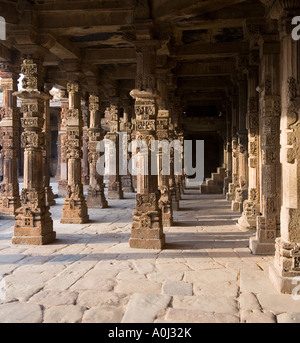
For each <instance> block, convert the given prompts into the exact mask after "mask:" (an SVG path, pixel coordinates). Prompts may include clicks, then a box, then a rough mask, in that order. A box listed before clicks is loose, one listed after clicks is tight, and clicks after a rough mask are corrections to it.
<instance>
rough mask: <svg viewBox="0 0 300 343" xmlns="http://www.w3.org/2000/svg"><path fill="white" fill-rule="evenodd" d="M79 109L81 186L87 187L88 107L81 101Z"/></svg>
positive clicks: (88, 181) (88, 179)
mask: <svg viewBox="0 0 300 343" xmlns="http://www.w3.org/2000/svg"><path fill="white" fill-rule="evenodd" d="M81 109H82V120H83V132H82V160H81V163H82V184H83V185H89V184H90V176H89V157H88V154H89V152H88V144H89V135H88V128H89V123H88V122H89V107H88V104H87V103H86V101H85V100H82V101H81Z"/></svg>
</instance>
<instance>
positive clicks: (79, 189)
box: [60, 82, 89, 224]
mask: <svg viewBox="0 0 300 343" xmlns="http://www.w3.org/2000/svg"><path fill="white" fill-rule="evenodd" d="M67 90H68V93H69V109H68V110H67V113H66V127H67V135H66V137H67V138H66V143H65V145H66V158H67V165H68V185H67V187H66V198H65V201H64V205H63V211H62V218H61V220H60V222H61V223H69V224H82V223H86V222H88V220H89V216H88V213H87V205H86V200H85V198H84V195H83V186H82V180H81V175H82V172H81V159H82V127H83V120H82V112H81V103H80V87H79V83H77V82H69V83H68V88H67Z"/></svg>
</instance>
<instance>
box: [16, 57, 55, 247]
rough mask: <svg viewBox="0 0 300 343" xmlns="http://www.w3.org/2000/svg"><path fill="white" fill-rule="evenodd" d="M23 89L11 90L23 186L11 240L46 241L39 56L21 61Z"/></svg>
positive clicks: (49, 233)
mask: <svg viewBox="0 0 300 343" xmlns="http://www.w3.org/2000/svg"><path fill="white" fill-rule="evenodd" d="M21 73H22V74H23V75H24V79H23V89H24V90H23V91H21V92H17V93H15V94H16V95H17V96H18V97H19V98H20V99H21V100H22V105H21V112H22V113H23V118H22V120H21V122H22V126H23V129H24V132H23V134H22V137H21V140H22V146H23V147H24V189H23V190H22V193H21V197H20V199H21V207H20V208H18V209H17V210H16V221H15V228H14V237H13V238H12V242H13V243H14V244H34V245H38V244H47V243H50V242H52V241H53V240H54V239H55V236H56V234H55V232H54V231H53V222H52V219H51V216H50V212H49V207H48V206H46V203H45V189H44V185H43V150H44V143H45V140H44V134H43V132H42V129H43V124H44V119H43V114H44V104H45V100H47V99H49V96H48V95H46V94H45V93H43V90H44V84H43V78H42V77H43V67H42V62H41V60H39V59H33V58H31V57H26V58H24V59H23V62H22V65H21Z"/></svg>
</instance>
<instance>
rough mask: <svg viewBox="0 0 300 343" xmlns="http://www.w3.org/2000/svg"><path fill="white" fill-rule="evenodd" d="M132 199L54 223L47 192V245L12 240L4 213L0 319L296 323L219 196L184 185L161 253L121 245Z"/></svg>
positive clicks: (291, 307) (295, 310) (263, 259)
mask: <svg viewBox="0 0 300 343" xmlns="http://www.w3.org/2000/svg"><path fill="white" fill-rule="evenodd" d="M53 187H54V188H55V184H54V186H53ZM134 198H135V196H134V194H126V199H125V200H115V201H109V205H110V207H109V208H108V209H89V215H90V219H91V221H90V223H88V224H84V225H68V224H60V223H59V219H60V217H61V212H62V203H63V199H60V198H58V199H56V200H57V204H56V205H55V206H53V207H52V208H51V212H52V218H53V221H54V227H55V231H56V233H57V240H56V242H55V243H54V244H51V245H47V246H17V245H12V244H11V238H12V235H13V225H14V222H13V220H12V219H10V218H7V217H3V218H2V219H1V220H0V280H1V281H0V322H2V323H4V322H9V323H12V322H13V323H15V322H16V323H41V322H45V323H49V322H50V323H51V322H52V323H53V322H58V323H81V322H82V323H120V322H122V323H203V322H204V323H239V322H243V323H257V322H261V323H276V322H280V323H284V322H292V323H299V322H300V300H298V301H297V300H294V299H293V298H292V296H291V295H281V294H278V293H277V291H276V290H275V289H274V288H273V286H272V284H271V282H270V281H269V277H268V268H269V266H270V265H271V264H272V263H273V257H272V256H253V255H252V254H251V252H250V250H249V247H248V244H249V243H248V242H249V238H250V237H251V236H252V235H254V231H253V230H243V229H242V228H241V227H239V226H238V225H237V224H236V223H237V219H238V218H239V213H234V212H232V211H231V210H230V204H229V203H228V202H226V201H225V200H224V199H223V197H222V196H216V195H214V196H209V195H201V194H199V192H197V191H195V190H187V191H186V194H185V195H184V196H183V200H182V201H181V210H180V211H178V212H175V213H174V219H175V223H174V226H173V227H172V228H167V229H165V233H166V241H167V244H166V247H165V249H164V250H162V251H160V250H154V251H153V250H149V251H148V250H138V249H130V248H129V245H128V241H129V237H130V227H131V216H132V211H133V209H134V202H135V201H134Z"/></svg>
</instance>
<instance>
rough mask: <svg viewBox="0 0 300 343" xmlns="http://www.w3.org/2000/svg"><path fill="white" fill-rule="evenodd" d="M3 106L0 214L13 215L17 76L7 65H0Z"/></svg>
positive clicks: (16, 188)
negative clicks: (14, 94)
mask: <svg viewBox="0 0 300 343" xmlns="http://www.w3.org/2000/svg"><path fill="white" fill-rule="evenodd" d="M0 76H1V78H2V79H1V90H2V92H3V106H2V109H1V112H0V114H1V122H0V127H1V140H2V151H1V154H2V159H3V182H2V185H1V197H0V213H2V214H6V215H12V216H13V215H14V214H15V211H16V209H17V208H19V207H20V197H19V182H18V168H17V160H18V152H19V111H18V108H17V101H16V97H14V96H13V92H14V91H16V90H17V89H18V86H17V80H18V74H17V73H16V72H15V71H14V70H13V67H12V66H11V65H9V64H5V63H3V64H1V65H0Z"/></svg>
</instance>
